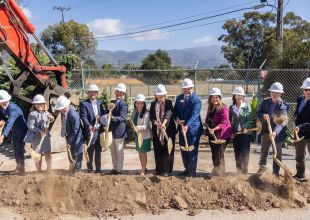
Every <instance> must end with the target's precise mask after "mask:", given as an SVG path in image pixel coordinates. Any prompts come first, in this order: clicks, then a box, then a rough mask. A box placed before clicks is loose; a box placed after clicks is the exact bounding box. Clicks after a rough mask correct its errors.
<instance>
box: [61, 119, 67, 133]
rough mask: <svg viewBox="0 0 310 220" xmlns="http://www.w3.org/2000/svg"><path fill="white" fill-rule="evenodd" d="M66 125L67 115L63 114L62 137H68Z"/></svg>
mask: <svg viewBox="0 0 310 220" xmlns="http://www.w3.org/2000/svg"><path fill="white" fill-rule="evenodd" d="M66 123H67V115H65V114H61V137H65V136H66V133H67V131H66Z"/></svg>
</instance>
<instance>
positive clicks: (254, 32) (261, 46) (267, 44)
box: [218, 12, 277, 68]
mask: <svg viewBox="0 0 310 220" xmlns="http://www.w3.org/2000/svg"><path fill="white" fill-rule="evenodd" d="M243 16H244V18H243V19H240V20H238V21H237V20H236V19H231V20H229V21H227V22H225V24H224V25H223V29H225V30H226V31H227V34H223V35H221V36H220V37H219V38H218V39H219V40H220V41H223V42H224V43H225V45H224V46H222V52H223V53H224V57H225V58H226V59H227V60H228V62H229V63H230V64H231V65H232V67H234V68H250V67H251V68H258V67H259V66H260V65H261V63H262V62H263V60H264V59H266V58H267V62H270V61H271V60H272V58H273V57H275V54H276V53H277V44H276V39H275V27H274V24H275V21H276V15H275V14H273V13H270V12H268V13H264V14H261V13H259V12H248V13H245V14H244V15H243ZM267 65H268V63H267Z"/></svg>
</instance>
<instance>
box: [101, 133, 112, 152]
mask: <svg viewBox="0 0 310 220" xmlns="http://www.w3.org/2000/svg"><path fill="white" fill-rule="evenodd" d="M104 135H105V137H104V141H103V143H100V145H101V147H102V151H107V150H108V149H109V147H110V146H111V144H112V138H113V137H112V132H110V131H109V132H107V133H104Z"/></svg>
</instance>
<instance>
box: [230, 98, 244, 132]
mask: <svg viewBox="0 0 310 220" xmlns="http://www.w3.org/2000/svg"><path fill="white" fill-rule="evenodd" d="M245 106H246V104H245V102H242V103H241V104H240V107H239V108H238V107H237V105H233V111H234V112H235V113H236V115H237V116H238V117H239V115H240V108H244V107H245ZM238 131H241V126H240V123H239V125H238Z"/></svg>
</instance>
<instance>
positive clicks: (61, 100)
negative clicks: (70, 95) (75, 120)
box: [55, 96, 70, 110]
mask: <svg viewBox="0 0 310 220" xmlns="http://www.w3.org/2000/svg"><path fill="white" fill-rule="evenodd" d="M69 105H70V100H69V99H67V98H66V97H65V96H59V97H58V99H57V101H56V106H55V110H62V109H64V108H67V107H68V106H69Z"/></svg>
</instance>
